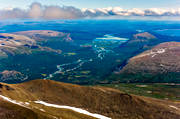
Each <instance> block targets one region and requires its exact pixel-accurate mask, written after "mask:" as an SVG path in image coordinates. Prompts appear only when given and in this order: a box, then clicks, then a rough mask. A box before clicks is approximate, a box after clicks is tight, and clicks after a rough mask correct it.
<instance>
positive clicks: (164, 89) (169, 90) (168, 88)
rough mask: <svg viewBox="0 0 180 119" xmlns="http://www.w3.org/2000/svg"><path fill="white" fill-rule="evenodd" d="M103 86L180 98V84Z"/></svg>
mask: <svg viewBox="0 0 180 119" xmlns="http://www.w3.org/2000/svg"><path fill="white" fill-rule="evenodd" d="M101 86H105V87H110V88H115V89H118V90H121V91H123V92H126V93H128V94H135V95H140V96H147V97H153V98H159V99H170V100H174V101H176V100H180V95H179V92H180V85H172V84H137V83H135V84H124V83H121V84H104V85H101Z"/></svg>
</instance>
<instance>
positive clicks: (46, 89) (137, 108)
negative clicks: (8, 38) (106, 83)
mask: <svg viewBox="0 0 180 119" xmlns="http://www.w3.org/2000/svg"><path fill="white" fill-rule="evenodd" d="M3 85H7V86H8V87H9V88H8V89H7V88H1V94H2V95H4V96H8V97H10V98H11V99H14V100H19V101H22V102H29V101H31V106H35V105H36V106H37V107H39V108H40V107H41V108H43V109H44V110H47V111H48V110H49V111H48V113H50V112H51V114H52V113H53V115H56V116H57V113H55V112H58V111H60V112H61V111H62V110H58V111H57V109H55V110H56V111H53V110H54V109H52V108H47V107H42V106H41V105H37V104H34V103H33V102H32V101H36V100H43V101H45V102H48V103H52V104H59V105H67V106H73V107H78V108H82V109H86V110H88V111H90V112H92V113H98V114H102V115H106V116H108V117H111V118H113V119H178V118H179V116H180V110H179V109H175V108H173V107H172V106H175V107H176V108H178V105H179V103H172V102H164V101H161V100H154V99H151V98H144V97H138V96H134V95H128V94H125V93H123V92H120V91H118V90H115V89H111V88H102V87H82V86H78V85H72V84H65V83H60V82H55V81H51V80H34V81H30V82H26V83H21V84H13V85H8V84H3ZM7 86H6V87H7ZM68 112H69V111H68ZM59 115H61V113H59ZM61 116H62V115H61ZM77 119H78V118H77Z"/></svg>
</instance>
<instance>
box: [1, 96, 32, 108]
mask: <svg viewBox="0 0 180 119" xmlns="http://www.w3.org/2000/svg"><path fill="white" fill-rule="evenodd" d="M0 98H2V99H3V100H6V101H8V102H11V103H13V104H17V105H19V106H22V107H25V108H29V107H27V106H28V105H29V103H28V102H25V103H24V102H20V101H16V100H12V99H10V98H8V97H5V96H3V95H0Z"/></svg>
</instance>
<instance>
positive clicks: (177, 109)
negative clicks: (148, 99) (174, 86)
mask: <svg viewBox="0 0 180 119" xmlns="http://www.w3.org/2000/svg"><path fill="white" fill-rule="evenodd" d="M169 107H171V108H174V109H176V110H178V109H179V108H177V107H175V106H173V105H169Z"/></svg>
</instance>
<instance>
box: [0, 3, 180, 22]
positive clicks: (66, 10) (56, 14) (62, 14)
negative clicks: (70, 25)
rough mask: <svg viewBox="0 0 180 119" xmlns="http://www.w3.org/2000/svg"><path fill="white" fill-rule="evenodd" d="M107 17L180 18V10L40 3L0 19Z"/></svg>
mask: <svg viewBox="0 0 180 119" xmlns="http://www.w3.org/2000/svg"><path fill="white" fill-rule="evenodd" d="M106 16H108V17H114V16H120V17H121V16H130V17H133V16H143V17H144V16H152V17H158V16H166V17H168V16H180V8H179V9H160V8H149V9H138V8H133V9H123V8H121V7H107V8H96V9H89V8H83V9H78V8H75V7H72V6H63V7H61V6H43V5H41V4H40V3H33V4H32V5H31V6H30V7H29V9H26V10H25V9H19V8H5V9H1V10H0V19H15V18H17V19H77V18H92V17H99V18H100V17H106Z"/></svg>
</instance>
